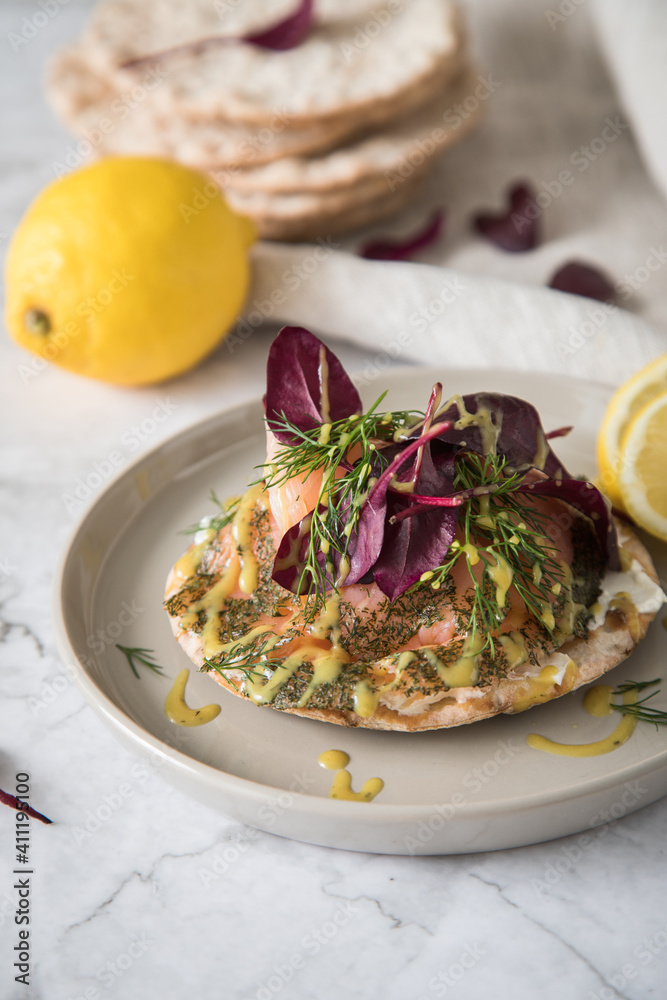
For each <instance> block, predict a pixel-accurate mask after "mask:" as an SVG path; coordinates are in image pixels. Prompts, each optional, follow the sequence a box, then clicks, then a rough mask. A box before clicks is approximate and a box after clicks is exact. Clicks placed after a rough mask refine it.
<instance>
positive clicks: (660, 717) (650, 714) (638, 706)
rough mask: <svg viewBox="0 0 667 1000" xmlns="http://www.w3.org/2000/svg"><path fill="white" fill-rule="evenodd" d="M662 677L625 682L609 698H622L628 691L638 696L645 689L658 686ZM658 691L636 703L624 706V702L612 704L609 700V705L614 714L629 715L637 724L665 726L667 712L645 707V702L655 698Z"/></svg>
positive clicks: (666, 723) (656, 726)
mask: <svg viewBox="0 0 667 1000" xmlns="http://www.w3.org/2000/svg"><path fill="white" fill-rule="evenodd" d="M661 681H662V677H657V678H656V679H655V680H654V681H625V682H624V683H623V684H619V686H618V687H617V688H614V690H613V691H612V692H611V696H612V697H614V695H616V696H621V697H622V696H623V695H625V694H627V693H628V692H630V691H634V692H636V693H637V694H639V692H640V691H644V690H645V689H646V688H649V687H653V686H654V685H655V684H660V682H661ZM657 694H660V691H659V690H658V691H652V692H651V694H647V695H645V696H644V697H643V698H640V699H639V700H637V701H633V702H630V703H629V704H626V703H625V702H620V703H618V702H613V701H611V700H610V702H609V704H610V706H611V707H612V708H613V710H614V711H615V712H621V713H622V714H623V715H631V716H633V718H635V719H637V721H638V722H652V723H653V725H654V726H655V728H656V729H657V728H658V726H665V725H667V712H663V711H662V709H659V708H653V707H652V706H651V705H649V706H647V705H646V702H647V701H649V699H651V698H655V696H656V695H657Z"/></svg>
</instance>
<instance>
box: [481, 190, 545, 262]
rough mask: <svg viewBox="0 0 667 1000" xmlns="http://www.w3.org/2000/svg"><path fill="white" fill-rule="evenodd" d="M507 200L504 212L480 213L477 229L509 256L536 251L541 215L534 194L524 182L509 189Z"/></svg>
mask: <svg viewBox="0 0 667 1000" xmlns="http://www.w3.org/2000/svg"><path fill="white" fill-rule="evenodd" d="M508 201H509V205H508V207H507V210H506V211H505V212H497V213H493V212H479V213H478V214H477V215H475V217H474V220H473V221H474V226H475V229H476V230H477V232H478V233H479V234H480V235H481V236H484V237H486V239H488V240H490V241H491V243H493V244H495V246H497V247H500V249H501V250H507V251H509V252H510V253H522V252H524V251H526V250H534V249H535V247H536V246H537V245H538V243H539V239H540V231H539V224H538V221H537V220H538V217H539V215H540V214H541V210H540V208H539V206H538V204H537V201H536V200H535V192H534V191H533V189H532V187H531V186H530V184H528V183H526V182H525V181H524V182H522V183H520V184H515V185H514V186H513V187H512V188H511V189H510V191H509V194H508Z"/></svg>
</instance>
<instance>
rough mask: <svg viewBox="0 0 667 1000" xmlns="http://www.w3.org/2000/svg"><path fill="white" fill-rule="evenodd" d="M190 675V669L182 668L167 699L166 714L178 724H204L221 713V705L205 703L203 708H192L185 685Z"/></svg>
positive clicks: (171, 720)
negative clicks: (186, 696)
mask: <svg viewBox="0 0 667 1000" xmlns="http://www.w3.org/2000/svg"><path fill="white" fill-rule="evenodd" d="M189 677H190V671H189V670H187V669H185V670H181V672H180V674H179V675H178V677H177V678H176V680H175V681H174V683H173V685H172V688H171V691H170V692H169V694H168V695H167V698H166V700H165V703H164V711H165V715H166V716H167V718H168V719H169V720H170V722H175V723H176V725H177V726H203V725H205V724H206V723H207V722H212V721H213V719H215V718H216V717H217V716H218V715H220V706H219V705H204V706H203V708H190V706H189V705H188V704H187V703H186V701H185V685H186V684H187V683H188V678H189Z"/></svg>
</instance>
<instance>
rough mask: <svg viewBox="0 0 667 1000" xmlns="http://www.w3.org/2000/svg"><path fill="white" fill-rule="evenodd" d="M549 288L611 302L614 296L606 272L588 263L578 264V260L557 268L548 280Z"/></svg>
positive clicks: (612, 287) (614, 293) (613, 290)
mask: <svg viewBox="0 0 667 1000" xmlns="http://www.w3.org/2000/svg"><path fill="white" fill-rule="evenodd" d="M549 288H555V289H556V290H557V291H559V292H569V293H570V294H571V295H583V296H585V297H586V298H587V299H598V300H599V301H600V302H613V301H614V299H615V298H616V291H615V289H614V286H613V285H612V283H611V281H610V280H609V278H608V277H607V276H606V274H603V273H602V271H598V269H597V268H595V267H591V266H590V264H580V263H579V262H578V261H571V263H569V264H564V265H563V267H561V268H559V270H558V271H556V273H555V274H554V276H553V277H552V279H551V281H550V282H549Z"/></svg>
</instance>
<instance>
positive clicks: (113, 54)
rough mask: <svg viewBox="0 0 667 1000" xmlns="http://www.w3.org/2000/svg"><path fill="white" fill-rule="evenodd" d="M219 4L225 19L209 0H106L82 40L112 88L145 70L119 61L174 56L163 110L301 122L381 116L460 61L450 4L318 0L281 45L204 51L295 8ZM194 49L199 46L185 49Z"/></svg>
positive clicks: (409, 102) (419, 95) (419, 94)
mask: <svg viewBox="0 0 667 1000" xmlns="http://www.w3.org/2000/svg"><path fill="white" fill-rule="evenodd" d="M220 7H221V9H222V15H223V16H222V17H218V14H217V12H216V10H215V6H214V5H213V4H211V2H210V0H191V2H189V3H187V4H181V3H178V2H176V0H145V2H144V3H141V4H138V3H136V2H135V0H105V2H103V3H100V4H99V5H98V6H97V7H96V8H95V10H94V11H93V14H92V16H91V19H90V21H89V23H88V25H87V27H86V29H85V31H84V34H83V42H84V45H85V48H86V50H87V51H88V52H89V53H90V57H91V59H92V60H94V61H95V62H96V63H97V64H98V65H100V66H102V67H104V68H105V70H106V72H107V73H109V74H111V75H112V76H113V78H114V80H115V86H116V88H117V89H122V88H123V87H124V86H127V85H128V84H129V85H131V83H132V80H133V79H134V77H135V76H136V73H137V71H138V70H139V69H140V68H143V69H145V67H146V63H145V62H144V63H142V64H141V67H138V66H137V67H134V68H123V66H124V65H125V64H126V63H127V62H128V61H132V60H137V59H145V58H146V57H149V58H154V59H157V60H158V61H161V62H163V63H165V61H166V60H167V59H168V62H169V71H168V76H167V79H166V80H165V81H164V84H163V86H162V87H161V88H160V95H159V100H160V101H161V102H162V104H163V107H164V109H165V111H166V113H170V114H184V115H186V116H190V117H192V118H194V119H196V120H200V119H201V118H207V119H216V118H221V119H223V120H227V121H233V122H237V123H243V124H246V125H248V124H253V125H260V126H261V125H264V124H265V123H266V122H267V121H269V120H270V119H271V118H272V117H273V116H274V115H275V113H276V111H280V112H281V113H282V114H284V115H285V116H287V118H288V119H289V120H290V122H291V127H297V128H303V127H311V126H313V125H315V124H322V123H324V122H328V123H333V122H336V121H338V122H340V121H341V120H344V119H348V118H349V117H350V116H353V117H356V118H357V119H358V121H359V123H365V122H370V121H373V122H376V123H378V122H380V121H382V120H387V119H388V118H390V117H392V116H393V115H395V114H397V113H400V112H401V111H405V110H407V109H408V108H409V107H411V106H413V104H414V103H415V102H416V103H419V102H420V101H422V100H423V88H424V84H425V83H427V82H429V81H430V82H431V83H432V86H433V88H434V89H435V88H436V87H438V86H440V85H442V84H444V82H445V81H446V79H447V78H448V77H449V78H451V77H452V76H453V75H454V74H455V73H456V71H457V69H458V66H459V57H460V49H461V46H462V29H461V19H460V15H459V13H458V11H457V9H456V7H455V6H454V5H453V4H452V3H451V2H450V0H403V2H401V3H394V2H393V0H387V3H386V4H384V5H383V4H382V3H377V2H373V0H316V3H315V11H314V20H313V27H312V30H311V31H310V33H309V34H308V35H307V37H306V38H305V39H304V40H303V41H302V42H301V44H299V45H297V46H296V47H295V48H293V49H289V50H288V51H284V52H273V51H269V50H266V49H262V48H259V47H258V46H255V45H252V44H220V45H213V46H211V45H208V46H206V47H201V46H200V47H197V46H196V44H195V43H197V42H201V41H202V40H203V39H210V38H211V37H212V36H219V35H227V36H231V37H239V36H243V35H246V34H248V33H251V32H253V31H257V30H258V27H260V25H262V26H265V27H268V26H271V25H273V24H275V23H276V21H277V20H279V19H280V18H281V17H284V16H285V15H286V14H288V13H290V12H292V11H293V10H294V4H292V6H291V7H285V5H284V4H283V2H282V0H281V3H276V4H269V3H268V2H267V3H265V4H262V5H259V4H256V3H255V2H254V0H253V2H247V0H246V2H240V3H237V4H234V5H231V4H230V5H226V4H225V3H221V4H220ZM260 7H261V12H262V15H263V18H262V19H260V17H259V12H260ZM226 8H229V9H226ZM188 44H193V45H194V47H193V48H191V49H188V50H186V51H183V48H182V47H183V46H184V45H188ZM174 49H178V50H179V51H178V52H175V51H173V52H171V54H170V55H168V56H164V57H163V56H161V54H162V53H165V52H169V51H170V50H174ZM431 92H433V90H432V91H431ZM413 95H415V96H413ZM415 99H416V101H415Z"/></svg>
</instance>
